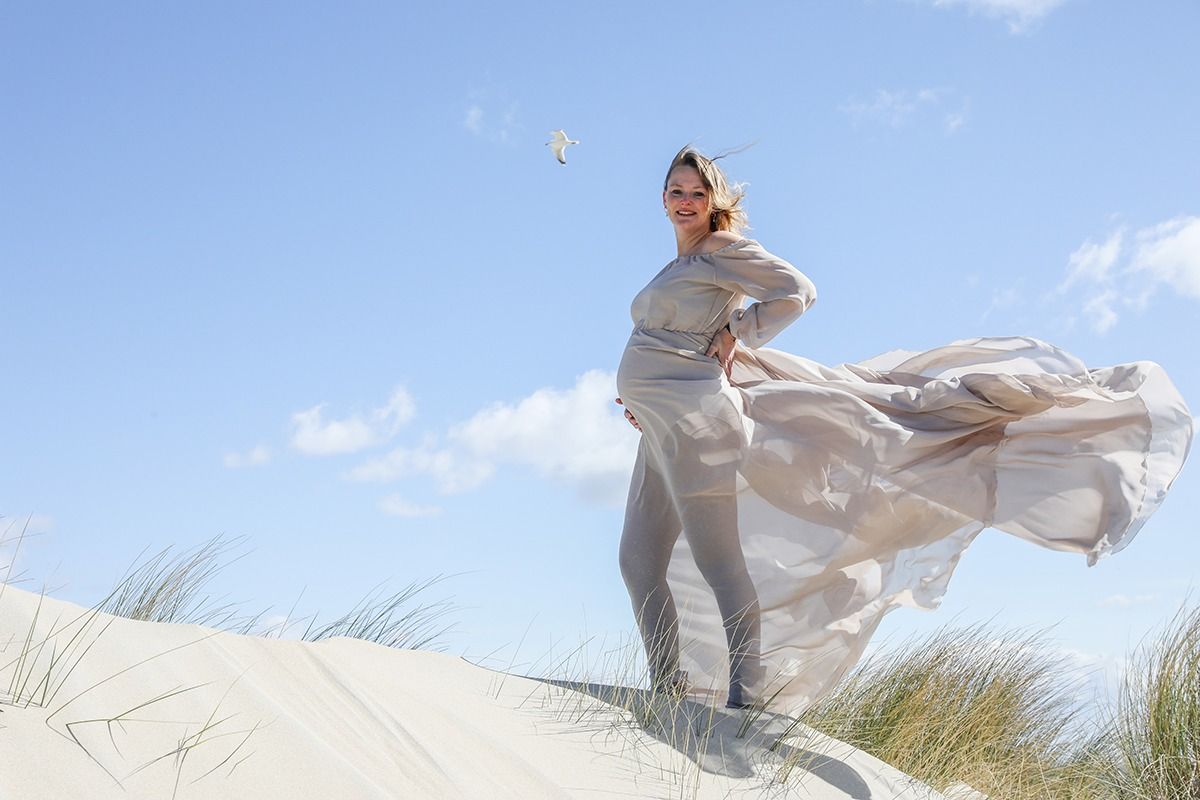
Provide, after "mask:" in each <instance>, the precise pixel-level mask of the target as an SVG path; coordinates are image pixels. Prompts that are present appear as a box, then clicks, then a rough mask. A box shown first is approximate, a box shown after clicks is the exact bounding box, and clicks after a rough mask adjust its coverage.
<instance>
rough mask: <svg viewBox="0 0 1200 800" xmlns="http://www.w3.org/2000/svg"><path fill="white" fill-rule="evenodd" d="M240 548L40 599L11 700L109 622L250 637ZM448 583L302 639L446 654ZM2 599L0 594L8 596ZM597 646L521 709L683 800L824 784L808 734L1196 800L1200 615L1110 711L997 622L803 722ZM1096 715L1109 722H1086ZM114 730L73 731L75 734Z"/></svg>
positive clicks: (1066, 789) (219, 544)
mask: <svg viewBox="0 0 1200 800" xmlns="http://www.w3.org/2000/svg"><path fill="white" fill-rule="evenodd" d="M238 541H239V540H234V541H233V542H224V541H222V540H221V537H216V538H214V539H212V540H209V541H208V542H206V543H204V544H203V545H201V546H200V547H199V548H196V549H195V550H193V551H189V552H188V553H185V554H183V555H181V556H179V557H176V558H175V559H168V558H167V555H168V551H169V549H170V548H168V549H167V550H164V551H161V552H160V553H159V554H158V555H156V556H154V557H152V558H151V559H149V560H147V561H146V562H144V563H142V564H140V565H136V564H135V566H134V567H133V568H131V570H130V571H129V572H127V574H126V576H125V577H124V578H123V579H122V580H121V581H120V582H119V583H118V584H117V586H116V587H115V588H114V589H113V590H112V592H110V594H109V595H108V597H106V598H105V599H104V600H102V601H101V602H100V603H98V604H97V605H95V606H94V607H93V608H92V609H91V610H90V611H88V612H85V613H84V614H82V615H80V616H79V617H78V618H77V619H76V620H73V621H72V622H71V623H69V624H68V625H65V626H59V625H57V623H55V624H54V625H52V626H51V630H50V633H49V634H46V635H40V636H35V635H34V631H35V630H36V629H37V627H38V616H39V614H40V610H41V606H40V604H39V607H38V611H37V612H35V615H34V619H33V622H32V624H31V627H30V630H29V631H27V632H26V633H25V634H23V637H24V638H23V640H21V641H19V642H18V643H19V647H18V653H17V655H16V656H15V657H14V658H12V659H11V660H9V661H8V662H6V663H0V673H3V672H5V671H6V670H9V669H12V674H11V675H10V676H9V680H8V686H7V688H6V689H5V687H3V686H0V706H2V705H4V704H7V705H15V706H20V705H25V706H28V705H38V706H46V705H48V704H49V703H50V702H51V701H52V700H53V698H54V696H55V694H56V693H57V692H58V689H59V688H61V686H62V684H63V682H64V681H65V679H66V677H67V676H68V675H69V674H70V673H71V671H72V670H74V669H75V668H76V667H77V666H78V664H79V662H80V660H81V659H82V658H83V657H84V656H85V655H86V652H87V648H88V647H90V646H91V644H94V642H95V639H96V638H98V636H99V634H102V633H103V630H101V631H100V632H99V634H96V636H93V637H88V636H85V635H84V634H85V633H86V631H87V630H88V628H89V627H90V626H91V625H92V624H94V623H95V622H96V621H97V619H98V617H97V614H98V612H100V611H105V612H107V613H109V614H113V615H117V616H126V617H129V618H133V619H142V620H149V621H159V622H192V623H197V624H209V625H212V624H214V623H215V624H216V626H224V629H226V630H228V629H230V628H234V629H236V630H238V631H240V632H242V633H250V632H251V628H252V625H253V623H254V622H255V621H257V619H258V618H259V617H261V614H259V615H256V616H254V617H249V618H246V617H238V616H237V615H236V613H235V611H236V608H235V607H234V606H232V605H224V606H219V607H217V608H212V607H210V606H209V605H207V604H208V603H209V602H210V601H209V600H208V598H207V596H205V595H204V594H203V593H204V589H205V588H206V587H207V585H208V582H209V581H210V580H211V579H212V578H213V577H214V576H215V575H216V574H217V573H218V572H219V570H220V569H221V568H222V567H223V566H225V565H227V564H228V563H231V562H222V560H221V559H222V557H223V556H224V555H225V554H226V553H227V552H228V550H229V548H230V547H231V546H232V545H233V544H236V543H237V542H238ZM444 579H445V576H440V575H439V576H436V577H434V578H431V579H427V580H425V581H419V582H414V583H411V584H409V585H408V586H406V587H404V588H403V589H401V590H399V591H397V592H394V593H392V594H388V595H384V596H382V597H377V596H375V590H372V592H371V593H368V594H367V596H366V597H365V598H364V599H363V601H361V602H360V603H359V604H358V605H356V606H355V607H354V608H353V609H352V610H351V611H350V612H348V613H346V614H344V615H342V616H341V617H339V618H337V619H335V620H333V621H332V622H328V623H325V624H322V625H316V624H315V622H314V623H310V624H309V626H308V628H307V630H306V631H305V633H304V634H303V636H302V637H301V638H302V639H303V640H305V641H320V640H324V639H329V638H332V637H337V636H347V637H354V638H360V639H364V640H368V641H373V642H377V643H380V644H384V645H386V646H391V647H397V648H405V649H432V648H436V647H437V646H438V637H439V636H440V635H442V634H444V633H445V632H447V631H448V630H450V627H451V626H443V627H439V625H438V623H439V621H440V620H441V619H442V618H443V617H444V616H445V615H446V614H448V613H449V612H450V611H451V610H452V607H451V606H450V604H449V603H448V601H439V602H436V603H425V604H420V603H415V602H414V601H415V600H419V599H420V598H421V596H422V593H423V592H425V591H426V590H427V589H429V588H430V587H431V586H432V585H434V584H435V583H437V582H439V581H441V580H444ZM5 583H7V581H6V582H5ZM378 588H379V587H378V586H377V587H376V589H378ZM2 592H3V586H2V585H0V598H2V597H3V594H2ZM289 619H290V614H289ZM247 620H249V621H247ZM77 623H80V624H79V625H78V626H76V624H77ZM285 627H286V626H285ZM257 635H266V636H269V635H270V632H269V631H267V632H258V633H257ZM88 638H90V639H91V642H90V643H88V644H86V646H81V645H83V643H84V642H85V640H86V639H88ZM16 639H18V637H16V636H14V637H13V640H16ZM594 641H595V640H594V638H592V639H587V640H585V641H584V642H582V643H581V644H580V645H579V646H578V647H576V648H573V649H571V650H570V651H568V652H567V653H565V654H561V655H560V656H558V657H557V658H556V657H554V655H553V653H548V654H547V655H546V656H543V658H542V659H538V661H537V662H534V664H532V665H529V666H528V667H524V666H522V668H521V670H520V671H521V673H523V674H524V675H525V676H528V677H535V676H537V677H538V679H539V680H540V681H542V682H543V684H544V686H546V687H557V690H558V696H557V700H556V701H554V702H550V701H549V700H548V699H547V697H546V696H544V695H543V696H541V699H537V698H536V697H535V694H534V693H531V694H530V695H529V697H528V698H526V701H525V703H522V705H523V706H533V705H539V706H540V707H542V708H547V707H550V708H551V709H552V712H553V714H554V716H555V717H556V718H557V719H558V720H559V721H561V722H564V723H566V724H568V725H570V726H572V727H574V728H577V729H583V730H588V729H591V730H594V731H600V732H604V733H606V734H608V735H615V736H618V737H620V738H621V740H622V741H624V742H625V743H627V744H628V745H629V750H628V754H629V756H630V757H631V759H632V760H633V762H634V764H635V765H637V767H638V768H639V769H646V770H650V771H651V772H652V773H657V775H658V777H659V778H660V779H661V780H662V781H664V783H669V784H670V785H672V786H673V787H674V790H673V792H672V793H673V794H674V795H676V796H678V797H681V798H682V797H687V796H690V795H694V794H695V793H696V792H697V791H698V789H699V786H700V779H701V776H702V773H703V772H712V771H717V772H720V771H726V774H733V773H739V771H740V773H747V772H748V771H751V770H753V771H754V772H755V773H756V774H760V775H763V776H766V782H765V783H764V790H765V791H769V790H770V786H771V785H772V784H774V785H778V784H781V783H788V782H789V781H794V780H796V779H798V778H801V779H802V778H803V776H805V775H807V774H812V773H817V774H819V773H820V770H821V768H822V767H821V765H822V763H826V764H828V763H829V762H830V761H831V760H834V759H836V758H837V754H836V753H833V752H828V753H825V752H819V751H814V749H813V738H812V736H811V735H810V734H811V730H817V731H820V732H821V733H824V734H826V735H827V736H829V737H831V739H832V740H834V741H838V742H845V743H846V744H848V745H851V746H853V747H856V748H859V749H862V750H864V751H865V752H867V753H870V754H872V755H874V756H875V757H877V758H879V759H881V760H882V761H884V762H887V763H888V764H890V765H892V766H894V767H895V768H897V769H898V770H900V771H901V772H904V773H906V774H908V775H910V776H912V777H913V778H915V779H917V780H919V781H922V782H924V783H926V784H929V785H930V786H933V787H934V788H937V789H940V790H944V789H946V788H947V787H950V786H953V785H955V784H958V783H959V782H962V783H966V784H968V785H970V786H971V787H974V788H975V789H977V790H979V791H980V792H982V793H983V794H985V795H986V796H987V797H988V798H989V799H990V800H1008V799H1009V798H1012V799H1013V800H1018V799H1019V800H1034V799H1042V798H1044V800H1197V799H1198V798H1200V608H1193V609H1190V610H1189V609H1188V608H1187V607H1186V606H1184V607H1182V608H1181V609H1180V610H1179V611H1178V612H1177V613H1176V615H1175V616H1174V618H1173V619H1171V620H1170V621H1169V622H1168V624H1167V625H1166V626H1165V627H1164V630H1163V631H1162V633H1160V634H1159V635H1158V636H1157V637H1156V638H1154V639H1151V640H1148V641H1146V642H1145V643H1144V644H1143V645H1142V646H1141V647H1140V648H1139V649H1138V651H1137V652H1136V653H1135V654H1134V656H1133V657H1132V658H1131V661H1130V669H1129V670H1128V671H1127V673H1126V675H1125V677H1124V682H1123V685H1122V687H1121V690H1120V695H1119V697H1118V698H1117V701H1116V702H1115V703H1114V704H1112V706H1111V707H1108V708H1102V709H1098V708H1085V707H1084V706H1082V705H1081V704H1080V702H1079V701H1078V699H1077V697H1078V694H1077V692H1076V691H1075V689H1076V686H1077V685H1078V682H1079V680H1080V678H1081V675H1080V674H1079V672H1078V670H1076V669H1074V668H1072V667H1071V665H1070V664H1069V662H1068V661H1067V660H1066V658H1065V657H1064V656H1063V655H1062V654H1061V651H1060V650H1059V649H1058V648H1057V647H1056V646H1054V644H1053V643H1052V642H1051V641H1050V640H1049V639H1048V637H1047V636H1046V631H1044V630H1039V631H1032V632H1030V631H1007V630H1001V629H997V628H995V627H993V626H990V625H989V624H986V623H980V624H976V625H972V626H968V627H960V628H951V627H943V628H941V629H939V630H938V631H936V632H935V633H933V634H931V635H928V636H925V637H921V638H914V639H910V640H907V641H904V642H901V643H899V644H898V645H897V646H895V647H888V648H883V649H881V650H880V651H879V652H877V653H876V654H875V655H874V656H872V657H869V658H867V659H865V660H864V661H863V662H861V663H860V664H859V665H858V666H857V667H856V668H855V669H854V670H852V671H851V673H849V674H848V675H847V676H846V677H845V678H844V679H843V680H842V681H841V682H840V683H839V684H838V685H837V686H836V687H835V688H834V690H833V691H832V692H831V693H830V694H829V695H828V696H826V697H825V698H823V699H822V700H821V701H820V702H818V703H816V704H815V705H813V706H812V707H810V708H808V709H806V710H805V711H804V713H803V714H801V715H800V716H798V717H796V718H788V717H781V716H780V715H775V714H770V713H754V712H728V711H725V710H724V709H717V708H714V707H712V706H709V705H707V704H705V703H698V702H696V701H695V700H691V699H688V698H674V697H670V696H664V695H652V694H651V693H650V692H649V690H648V689H647V688H644V687H646V686H648V683H649V681H648V678H649V676H648V674H647V671H646V667H645V663H644V657H643V654H642V651H641V643H640V637H638V636H637V634H636V633H634V634H633V635H631V636H629V637H628V638H627V639H625V640H623V641H621V642H618V643H617V644H616V645H612V646H610V645H608V644H607V642H606V641H604V642H600V643H599V644H598V645H596V644H595V643H594ZM596 648H598V649H599V654H598V657H594V651H595V649H596ZM519 650H520V645H518V647H517V651H518V652H519ZM543 659H545V663H544V665H542V661H543ZM515 660H516V654H515V653H514V656H513V660H512V661H510V662H509V665H508V669H506V670H502V671H498V672H497V675H496V677H495V679H494V681H493V690H494V693H495V694H496V695H497V696H498V695H499V694H500V692H501V691H502V689H503V686H504V681H505V677H506V676H507V675H509V674H510V673H513V670H514V667H516V664H515ZM92 688H95V687H92ZM88 691H90V689H89V690H88ZM148 702H155V700H151V701H148ZM63 705H66V704H63ZM0 710H3V709H2V708H0ZM60 710H61V707H60ZM1089 712H1091V717H1092V718H1093V719H1098V720H1099V721H1098V722H1097V721H1093V722H1092V723H1091V725H1090V727H1088V725H1087V724H1085V723H1086V718H1087V717H1088V714H1089ZM56 713H57V712H56ZM119 721H120V717H117V718H114V719H104V720H76V721H73V722H72V723H71V726H78V725H80V724H100V723H103V724H106V725H111V724H114V723H115V722H119ZM810 729H811V730H810ZM68 730H70V728H68ZM647 736H649V737H651V738H652V739H657V740H659V741H662V742H664V743H666V744H669V745H670V746H671V748H672V749H673V750H674V751H675V752H677V753H678V754H679V759H677V760H675V761H672V762H671V763H669V764H660V763H657V762H656V761H651V760H648V759H644V758H643V756H644V754H645V753H646V743H647V741H648V739H647ZM184 747H185V749H186V743H185V744H184ZM177 749H178V748H177ZM731 763H732V764H733V767H732V770H733V773H730V772H728V770H729V769H730V764H731Z"/></svg>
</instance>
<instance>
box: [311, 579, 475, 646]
mask: <svg viewBox="0 0 1200 800" xmlns="http://www.w3.org/2000/svg"><path fill="white" fill-rule="evenodd" d="M448 577H453V576H443V575H437V576H435V577H433V578H428V579H426V580H424V581H414V582H413V583H410V584H409V585H408V586H406V587H404V588H403V589H401V590H400V591H398V592H395V593H394V594H391V595H388V596H386V597H381V598H376V597H374V594H375V592H376V590H378V588H379V586H380V584H376V586H375V588H373V589H372V590H371V591H370V592H368V593H367V595H366V597H364V598H363V600H362V601H360V603H359V604H358V605H356V606H355V607H354V608H353V609H351V610H350V611H349V612H348V613H346V614H345V615H343V616H342V617H340V618H338V619H336V620H334V621H333V622H330V623H328V624H326V625H323V626H322V627H320V628H318V629H316V630H313V629H312V625H311V624H310V625H309V628H308V629H307V630H305V632H304V636H303V637H301V638H302V639H303V640H304V641H308V642H316V641H320V640H322V639H331V638H333V637H335V636H345V637H349V638H352V639H363V640H366V641H369V642H376V643H378V644H382V645H385V646H387V647H396V648H399V649H404V650H426V649H433V650H443V649H445V648H444V646H441V645H439V644H438V639H439V638H440V637H441V636H443V635H445V634H446V633H447V632H449V631H450V630H451V629H452V628H453V627H454V626H453V624H451V625H447V626H445V627H442V628H437V627H436V623H437V621H438V620H439V619H440V618H441V617H443V616H444V615H446V614H447V613H449V612H450V611H451V610H453V606H452V605H451V604H450V603H449V601H447V600H440V601H438V602H435V603H428V604H422V605H416V606H413V607H411V608H408V609H405V606H406V604H408V603H409V602H410V601H411V600H413V598H415V597H416V596H417V595H419V594H420V593H421V592H423V591H425V590H426V589H428V588H429V587H430V586H432V585H433V584H435V583H437V582H439V581H442V580H445V579H446V578H448Z"/></svg>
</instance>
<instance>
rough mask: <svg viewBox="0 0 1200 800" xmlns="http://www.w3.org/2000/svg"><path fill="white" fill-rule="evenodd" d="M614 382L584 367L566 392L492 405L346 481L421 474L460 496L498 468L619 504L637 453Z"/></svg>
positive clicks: (538, 393)
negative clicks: (528, 473)
mask: <svg viewBox="0 0 1200 800" xmlns="http://www.w3.org/2000/svg"><path fill="white" fill-rule="evenodd" d="M615 384H616V378H615V376H614V374H613V373H611V372H604V371H601V370H590V371H588V372H586V373H584V374H583V375H581V376H579V378H578V379H577V380H576V382H575V385H574V386H573V387H571V388H569V389H552V388H545V389H539V390H537V391H535V392H533V393H532V394H530V395H529V396H528V397H525V398H524V399H522V400H519V401H517V402H516V403H495V404H493V405H491V406H488V407H487V408H484V409H482V410H480V411H478V412H476V413H475V414H474V415H472V416H471V417H470V419H467V420H466V421H464V422H461V423H458V424H456V425H454V426H452V427H451V428H450V429H449V430H448V431H447V432H446V434H445V436H444V440H445V443H444V444H442V445H439V444H438V440H437V437H433V436H427V437H426V438H425V440H424V441H423V442H422V443H421V444H419V445H418V446H416V447H399V448H396V449H395V450H393V451H391V452H390V453H388V454H386V455H385V456H382V457H381V458H377V459H373V460H371V461H368V462H366V463H364V464H362V465H360V466H358V467H356V468H354V469H353V470H351V471H350V472H349V473H348V474H347V477H349V478H351V479H353V480H364V481H368V480H369V481H391V480H396V479H398V478H401V477H405V476H409V475H414V474H427V475H430V476H432V477H433V478H434V479H435V480H436V481H437V483H438V487H439V490H440V491H442V492H444V493H454V492H462V491H467V490H469V489H472V488H475V487H477V486H479V485H480V484H482V483H483V482H484V481H486V480H487V479H488V478H490V477H491V475H492V474H493V473H494V472H495V471H496V470H497V469H498V468H500V467H501V466H505V465H509V466H518V467H525V468H529V469H532V470H533V471H534V472H535V473H536V474H538V475H540V476H542V477H544V478H550V479H553V480H556V481H560V482H564V483H567V484H570V485H572V486H574V487H575V489H576V490H577V491H578V492H579V494H580V495H581V496H582V497H583V498H584V499H585V500H588V501H590V502H596V503H602V504H606V505H613V506H619V505H620V504H621V503H622V502H623V501H624V499H625V492H626V490H627V488H628V483H629V472H630V468H631V467H632V465H633V459H634V456H635V454H636V451H637V443H638V438H637V434H636V432H634V431H633V429H632V428H630V427H629V423H628V422H626V421H625V418H624V417H623V416H622V415H621V414H620V413H619V411H618V409H617V406H616V405H615V404H614V403H613V397H614V396H615V395H616V391H615Z"/></svg>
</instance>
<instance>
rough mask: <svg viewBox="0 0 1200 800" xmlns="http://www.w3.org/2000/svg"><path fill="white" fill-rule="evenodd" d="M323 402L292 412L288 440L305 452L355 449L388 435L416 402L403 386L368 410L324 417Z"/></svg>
mask: <svg viewBox="0 0 1200 800" xmlns="http://www.w3.org/2000/svg"><path fill="white" fill-rule="evenodd" d="M325 405H326V404H324V403H322V404H320V405H316V406H313V407H312V408H309V409H307V410H305V411H297V412H296V413H294V414H292V436H291V444H292V447H293V448H295V449H296V450H299V451H300V452H301V453H304V454H306V455H330V454H333V453H355V452H358V451H359V450H363V449H365V448H367V447H372V446H375V445H378V444H382V443H384V442H386V441H388V440H389V439H391V438H392V437H393V436H394V435H395V434H396V433H397V432H398V431H399V430H400V428H401V427H402V426H403V425H404V423H406V422H408V421H409V420H410V419H412V417H413V414H415V413H416V404H415V403H414V402H413V399H412V397H411V396H410V395H409V393H408V392H407V391H406V390H405V389H404V388H403V387H397V388H395V389H394V390H392V394H391V397H389V398H388V402H387V404H386V405H384V406H382V407H380V408H376V409H374V410H373V411H371V412H369V413H367V414H354V415H351V416H349V417H346V418H344V419H335V420H329V421H326V420H325V419H323V411H322V410H323V409H324V408H325Z"/></svg>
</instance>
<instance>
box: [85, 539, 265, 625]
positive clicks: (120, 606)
mask: <svg viewBox="0 0 1200 800" xmlns="http://www.w3.org/2000/svg"><path fill="white" fill-rule="evenodd" d="M244 539H245V537H236V538H234V539H232V540H230V541H228V542H226V541H222V537H221V536H215V537H213V538H212V539H210V540H208V541H207V542H205V543H204V544H202V545H200V546H199V547H197V548H195V549H194V550H193V551H190V552H185V553H182V554H180V555H178V556H176V557H175V558H173V559H170V560H167V556H168V554H169V553H170V550H171V548H170V547H167V548H165V549H163V550H162V551H160V552H159V553H158V554H157V555H156V556H153V557H152V558H150V559H149V560H148V561H146V562H145V563H144V564H141V565H140V566H135V567H132V568H131V571H130V572H128V573H127V574H126V576H124V577H123V578H122V579H121V581H120V582H119V584H118V589H117V591H116V592H114V594H113V595H112V596H111V597H110V599H109V600H108V602H106V603H105V604H104V606H103V607H102V608H101V610H102V611H104V612H105V613H108V614H113V615H114V616H118V617H126V618H127V619H136V620H143V621H147V622H185V623H194V624H197V625H207V626H210V627H223V626H228V625H230V624H231V620H233V619H234V618H233V610H234V607H233V606H231V605H224V606H220V607H218V608H206V607H205V604H206V603H207V602H208V601H209V598H208V597H207V595H206V596H204V597H201V592H202V591H203V590H204V589H205V587H206V586H207V585H208V583H209V582H210V581H211V580H212V578H213V577H214V576H215V575H216V573H217V572H218V571H220V570H221V569H223V568H225V567H226V566H228V565H229V564H232V563H233V562H234V561H237V560H238V558H242V556H238V557H237V558H235V559H233V560H231V561H228V562H225V563H222V561H221V557H222V556H224V555H225V553H226V552H227V551H228V550H229V549H230V548H232V547H233V546H235V545H238V544H240V543H241V542H242V541H243V540H244ZM142 553H145V551H144V550H143V551H142ZM242 555H243V556H244V555H245V554H244V553H243V554H242ZM138 558H141V554H139V556H138ZM134 563H135V565H136V564H137V562H136V561H135V562H134Z"/></svg>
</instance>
